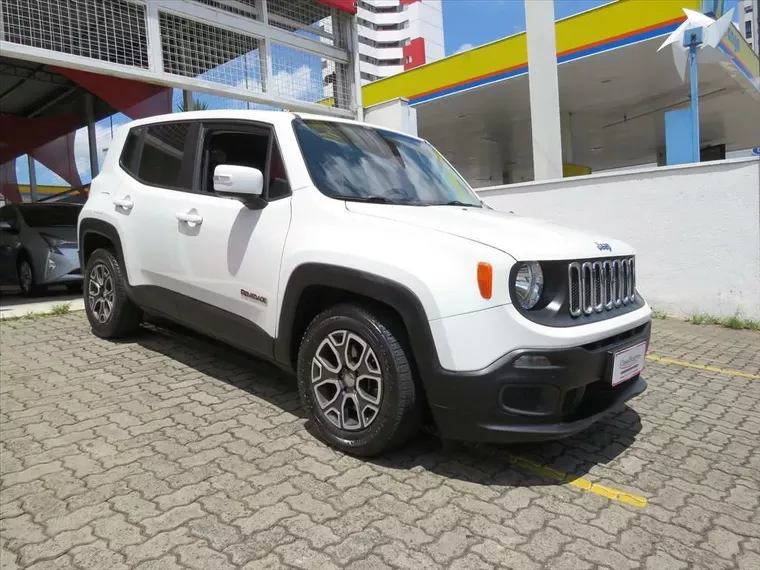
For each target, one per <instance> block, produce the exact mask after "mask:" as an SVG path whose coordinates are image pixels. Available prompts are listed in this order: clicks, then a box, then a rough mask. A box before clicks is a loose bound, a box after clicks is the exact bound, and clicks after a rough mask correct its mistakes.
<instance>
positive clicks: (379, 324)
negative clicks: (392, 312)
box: [297, 305, 422, 456]
mask: <svg viewBox="0 0 760 570" xmlns="http://www.w3.org/2000/svg"><path fill="white" fill-rule="evenodd" d="M394 328H395V327H393V322H392V321H390V320H389V319H386V318H382V317H379V316H377V315H375V314H374V313H371V312H369V311H367V310H365V309H363V308H361V307H358V306H355V305H339V306H336V307H333V308H331V309H328V310H326V311H325V312H323V313H321V314H320V315H318V316H317V317H316V318H314V320H313V321H312V322H311V323H310V324H309V326H308V328H307V329H306V333H305V334H304V337H303V340H302V342H301V347H300V350H299V353H298V366H297V369H298V390H299V394H300V397H301V402H302V403H303V405H304V408H305V409H306V412H307V414H308V416H309V417H310V418H311V420H312V421H313V423H314V425H315V427H316V430H317V432H318V434H319V436H320V437H321V438H322V439H323V440H325V441H326V442H327V443H329V444H330V445H332V446H333V447H336V448H338V449H340V450H341V451H344V452H346V453H350V454H352V455H357V456H371V455H376V454H378V453H381V452H383V451H387V450H390V449H392V448H394V447H397V446H398V445H400V444H402V443H403V442H404V441H405V440H406V439H407V438H408V437H409V436H410V435H411V434H412V433H413V432H414V430H415V429H417V427H418V426H419V425H420V420H421V416H422V414H421V410H420V408H421V402H420V401H419V391H418V390H417V389H416V385H415V381H414V377H413V374H412V367H411V366H410V356H408V355H407V350H406V349H405V347H404V346H403V344H402V342H401V341H400V339H399V337H398V336H397V335H396V334H394V332H392V329H394Z"/></svg>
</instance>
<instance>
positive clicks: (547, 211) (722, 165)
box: [478, 158, 760, 319]
mask: <svg viewBox="0 0 760 570" xmlns="http://www.w3.org/2000/svg"><path fill="white" fill-rule="evenodd" d="M478 193H479V194H480V195H481V196H482V197H483V198H484V200H485V201H486V202H487V203H488V204H489V205H491V206H492V207H494V208H496V209H498V210H512V211H514V212H515V213H516V214H521V215H526V216H535V217H541V218H546V219H549V220H552V221H555V222H558V223H562V224H565V225H568V226H574V227H580V228H584V229H586V230H590V231H592V232H599V234H600V236H604V235H607V236H610V237H616V238H620V239H622V240H624V241H627V242H628V243H630V244H631V245H632V246H634V247H635V248H636V252H637V260H636V266H637V280H638V286H639V289H640V291H641V293H642V294H643V295H644V297H645V298H646V299H647V301H649V303H650V304H651V305H652V306H653V307H654V308H655V309H658V310H661V311H665V312H667V313H669V314H674V315H682V316H688V315H691V314H693V313H696V312H704V313H709V314H713V315H722V316H732V315H734V314H736V313H737V312H738V313H739V314H741V315H742V316H744V317H748V318H755V319H760V159H754V158H748V159H732V160H725V161H718V162H709V163H701V164H692V165H686V166H671V167H660V168H644V169H640V170H635V171H629V172H623V173H613V174H592V175H590V176H579V177H576V178H565V179H560V180H555V181H548V182H544V183H541V182H528V183H524V184H512V185H508V186H500V187H493V188H488V189H480V190H479V191H478ZM613 253H614V252H613Z"/></svg>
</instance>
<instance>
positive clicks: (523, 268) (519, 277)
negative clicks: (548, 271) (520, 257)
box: [515, 261, 544, 309]
mask: <svg viewBox="0 0 760 570" xmlns="http://www.w3.org/2000/svg"><path fill="white" fill-rule="evenodd" d="M543 290H544V273H543V271H541V265H540V264H539V263H538V262H537V261H528V262H524V263H521V264H520V266H519V267H518V269H517V274H516V276H515V293H516V295H517V300H518V301H519V303H520V306H521V307H522V308H523V309H532V308H533V307H535V306H536V303H538V300H539V299H540V298H541V292H542V291H543Z"/></svg>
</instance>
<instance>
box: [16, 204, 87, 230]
mask: <svg viewBox="0 0 760 570" xmlns="http://www.w3.org/2000/svg"><path fill="white" fill-rule="evenodd" d="M81 209H82V205H81V204H77V205H74V204H72V205H65V206H64V205H52V204H51V205H42V204H33V205H28V206H20V207H19V211H20V212H21V217H22V218H24V221H25V222H26V225H27V226H30V227H32V228H50V227H55V226H58V227H76V225H77V218H78V217H79V211H80V210H81Z"/></svg>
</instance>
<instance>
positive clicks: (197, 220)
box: [174, 212, 203, 225]
mask: <svg viewBox="0 0 760 570" xmlns="http://www.w3.org/2000/svg"><path fill="white" fill-rule="evenodd" d="M174 215H175V216H176V217H177V219H178V220H179V221H180V222H185V223H186V224H198V225H200V224H201V223H203V216H199V215H198V214H188V213H185V212H177V213H176V214H174Z"/></svg>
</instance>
